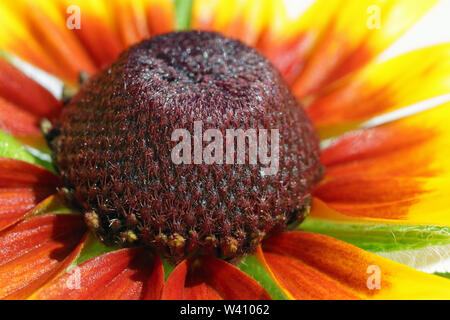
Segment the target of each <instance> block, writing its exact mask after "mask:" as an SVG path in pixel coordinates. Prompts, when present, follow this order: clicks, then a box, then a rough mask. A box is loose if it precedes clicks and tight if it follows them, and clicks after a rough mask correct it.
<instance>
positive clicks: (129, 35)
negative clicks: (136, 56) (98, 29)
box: [113, 0, 150, 47]
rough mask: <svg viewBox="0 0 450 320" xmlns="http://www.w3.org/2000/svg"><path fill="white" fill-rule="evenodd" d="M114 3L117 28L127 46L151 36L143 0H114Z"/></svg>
mask: <svg viewBox="0 0 450 320" xmlns="http://www.w3.org/2000/svg"><path fill="white" fill-rule="evenodd" d="M113 5H114V14H115V16H116V22H117V29H118V30H119V33H120V36H121V38H122V43H123V45H124V46H125V47H129V46H131V45H134V44H136V43H137V42H139V41H141V40H143V39H146V38H148V37H150V32H149V28H148V25H147V16H146V13H145V10H144V6H143V3H142V1H133V2H129V1H127V0H118V1H114V2H113Z"/></svg>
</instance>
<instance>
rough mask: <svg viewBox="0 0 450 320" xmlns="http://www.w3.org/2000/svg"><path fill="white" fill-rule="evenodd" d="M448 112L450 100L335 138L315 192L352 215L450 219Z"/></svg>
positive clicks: (445, 222)
mask: <svg viewBox="0 0 450 320" xmlns="http://www.w3.org/2000/svg"><path fill="white" fill-rule="evenodd" d="M449 114H450V104H449V103H447V104H444V105H442V106H439V107H435V108H432V109H430V110H427V111H424V112H421V113H419V114H416V115H414V116H410V117H407V118H403V119H400V120H397V121H394V122H391V123H387V124H384V125H382V126H378V127H375V128H370V129H364V130H357V131H354V132H349V133H347V134H345V135H343V136H342V137H340V138H339V139H336V140H335V141H334V142H333V143H332V144H331V145H330V146H329V147H328V148H326V149H325V150H324V151H323V153H322V157H321V162H322V163H323V164H325V165H326V167H327V177H326V178H325V179H324V180H323V181H322V182H321V183H320V184H319V186H318V187H317V188H316V190H315V191H314V195H315V196H316V197H318V198H320V199H321V200H322V201H324V202H325V203H326V204H327V205H328V206H329V207H331V208H333V209H334V210H336V211H338V212H340V213H342V214H345V215H347V216H351V217H359V218H370V219H386V220H390V221H391V222H395V223H410V224H436V225H450V215H449V214H448V208H449V205H450V200H449V198H448V197H447V194H448V193H449V191H450V170H449V168H450V161H449V159H450V134H449V132H448V128H447V127H448V123H447V122H448V121H447V119H448V116H449ZM313 213H314V210H313Z"/></svg>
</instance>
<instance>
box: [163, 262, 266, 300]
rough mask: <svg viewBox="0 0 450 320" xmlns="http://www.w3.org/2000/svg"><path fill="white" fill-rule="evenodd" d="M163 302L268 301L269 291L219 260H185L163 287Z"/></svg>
mask: <svg viewBox="0 0 450 320" xmlns="http://www.w3.org/2000/svg"><path fill="white" fill-rule="evenodd" d="M162 298H163V299H164V300H222V299H223V300H242V299H244V300H268V299H271V297H270V295H269V294H268V293H267V292H266V290H265V289H264V288H263V287H262V286H261V285H260V284H259V283H258V282H257V281H256V280H254V279H253V278H251V277H250V276H248V275H247V274H245V273H244V272H242V271H241V270H239V269H238V268H236V267H235V266H233V265H231V264H229V263H227V262H225V261H223V260H219V259H217V258H213V257H200V258H197V259H193V260H184V261H183V262H181V263H180V264H179V265H178V266H177V267H176V268H175V269H174V270H173V271H172V273H171V274H170V276H169V278H168V279H167V282H166V284H165V286H164V291H163V295H162Z"/></svg>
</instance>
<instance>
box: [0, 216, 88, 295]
mask: <svg viewBox="0 0 450 320" xmlns="http://www.w3.org/2000/svg"><path fill="white" fill-rule="evenodd" d="M85 231H86V228H85V225H84V222H83V219H82V218H81V216H78V215H43V216H38V217H35V218H31V219H27V220H24V221H22V222H20V223H19V224H16V225H14V226H12V227H10V228H9V229H6V230H4V231H2V232H0V298H3V299H4V298H7V299H23V298H26V297H28V296H29V295H30V294H32V293H33V292H34V291H35V290H37V289H38V288H39V287H41V286H42V285H44V284H45V283H46V282H48V281H50V280H51V279H52V278H54V277H56V276H57V275H58V274H59V273H60V272H62V271H63V270H64V269H65V268H67V267H68V266H69V265H70V264H71V263H72V261H73V260H74V259H75V258H76V256H77V255H78V254H79V252H80V250H81V248H82V236H83V234H84V233H85Z"/></svg>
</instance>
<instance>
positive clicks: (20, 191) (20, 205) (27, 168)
mask: <svg viewBox="0 0 450 320" xmlns="http://www.w3.org/2000/svg"><path fill="white" fill-rule="evenodd" d="M58 185H59V178H58V177H57V176H55V175H54V174H53V173H51V172H49V171H47V170H45V169H44V168H41V167H38V166H35V165H32V164H29V163H26V162H22V161H17V160H13V159H8V158H0V200H1V201H0V230H3V229H5V228H7V227H8V226H10V225H12V224H14V223H16V222H17V221H19V220H21V219H22V218H23V217H24V216H25V215H26V214H27V212H29V211H30V210H31V209H33V208H34V207H35V206H36V205H38V203H39V202H41V201H43V200H44V199H45V198H47V197H48V196H50V195H51V194H53V193H55V192H56V186H58Z"/></svg>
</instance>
